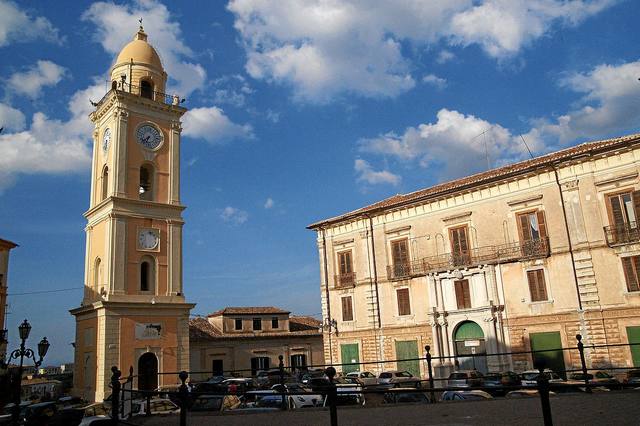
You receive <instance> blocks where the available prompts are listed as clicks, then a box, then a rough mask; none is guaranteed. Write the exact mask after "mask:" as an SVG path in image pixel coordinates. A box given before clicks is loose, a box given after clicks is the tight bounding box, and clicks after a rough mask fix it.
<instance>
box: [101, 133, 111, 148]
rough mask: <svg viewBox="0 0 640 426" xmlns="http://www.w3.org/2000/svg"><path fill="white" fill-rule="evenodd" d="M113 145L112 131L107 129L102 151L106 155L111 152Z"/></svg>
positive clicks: (103, 138)
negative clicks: (110, 147) (110, 146)
mask: <svg viewBox="0 0 640 426" xmlns="http://www.w3.org/2000/svg"><path fill="white" fill-rule="evenodd" d="M110 144H111V129H107V130H105V131H104V134H103V135H102V150H103V151H104V152H105V153H106V152H107V151H108V150H109V145H110Z"/></svg>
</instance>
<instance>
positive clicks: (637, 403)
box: [136, 390, 640, 426]
mask: <svg viewBox="0 0 640 426" xmlns="http://www.w3.org/2000/svg"><path fill="white" fill-rule="evenodd" d="M551 408H552V411H553V422H554V425H576V424H577V425H580V426H584V425H602V424H615V425H638V424H640V390H638V391H632V390H630V391H624V392H621V391H618V392H608V393H596V394H592V395H588V394H567V395H560V396H557V397H552V398H551ZM136 423H137V424H140V425H148V426H155V425H158V426H159V425H162V426H164V425H167V426H170V425H171V426H172V425H175V426H178V425H179V418H178V416H172V417H165V418H159V417H156V418H153V417H152V418H148V419H140V420H136ZM187 424H188V425H189V426H204V425H212V424H215V425H216V426H217V425H225V426H227V425H228V426H235V425H238V426H239V425H247V424H254V425H286V426H294V425H310V426H311V425H313V426H315V425H318V426H320V425H322V426H328V425H329V412H328V411H326V410H316V409H307V410H298V411H283V412H274V413H261V414H236V415H234V414H226V415H220V416H206V415H202V414H193V415H190V416H189V418H188V421H187ZM338 424H339V425H340V426H343V425H373V424H376V425H398V426H400V425H402V426H410V425H416V426H417V425H517V426H528V425H536V426H539V425H542V412H541V410H540V399H539V398H523V399H495V400H492V401H470V402H445V403H439V404H431V405H395V406H387V407H375V408H358V407H356V408H352V407H340V408H339V409H338Z"/></svg>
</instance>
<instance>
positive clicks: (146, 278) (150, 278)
mask: <svg viewBox="0 0 640 426" xmlns="http://www.w3.org/2000/svg"><path fill="white" fill-rule="evenodd" d="M155 280H156V276H155V261H154V259H153V258H152V257H151V256H145V257H143V258H142V262H140V291H145V292H148V291H153V289H154V283H155Z"/></svg>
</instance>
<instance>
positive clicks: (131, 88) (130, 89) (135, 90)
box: [95, 80, 185, 106]
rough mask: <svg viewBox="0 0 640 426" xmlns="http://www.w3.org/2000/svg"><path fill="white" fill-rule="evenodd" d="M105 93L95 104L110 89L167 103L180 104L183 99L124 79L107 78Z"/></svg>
mask: <svg viewBox="0 0 640 426" xmlns="http://www.w3.org/2000/svg"><path fill="white" fill-rule="evenodd" d="M106 83H107V86H108V87H107V93H106V94H105V95H104V96H103V97H102V99H101V100H100V101H99V102H97V103H96V104H95V105H98V104H100V103H102V101H104V99H105V98H106V97H107V96H108V95H109V93H111V92H110V91H109V89H111V90H117V91H118V92H125V93H130V94H132V95H136V96H140V97H142V98H146V99H151V100H154V101H156V102H162V103H164V104H167V105H174V106H178V105H180V104H182V103H183V102H184V101H185V100H184V99H181V98H180V96H178V95H169V94H167V93H162V92H158V91H155V90H151V87H142V86H136V85H135V84H129V83H127V82H126V81H119V82H112V81H109V80H107V82H106Z"/></svg>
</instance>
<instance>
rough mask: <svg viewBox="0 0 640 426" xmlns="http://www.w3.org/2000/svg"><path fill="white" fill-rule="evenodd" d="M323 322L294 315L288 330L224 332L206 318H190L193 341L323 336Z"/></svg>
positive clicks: (190, 333)
mask: <svg viewBox="0 0 640 426" xmlns="http://www.w3.org/2000/svg"><path fill="white" fill-rule="evenodd" d="M321 324H322V323H321V322H320V321H318V320H317V319H315V318H312V317H309V316H292V317H290V318H289V330H288V331H263V332H260V333H254V332H251V331H250V332H243V333H238V332H234V333H223V332H222V330H220V329H219V328H218V327H216V326H214V325H213V324H211V323H210V322H209V321H208V320H207V319H205V318H192V319H190V320H189V339H190V340H192V341H198V340H199V341H207V340H209V341H212V340H229V339H232V340H234V339H247V338H251V339H261V338H274V337H304V336H317V337H321V336H322V332H321V331H320V326H321Z"/></svg>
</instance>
